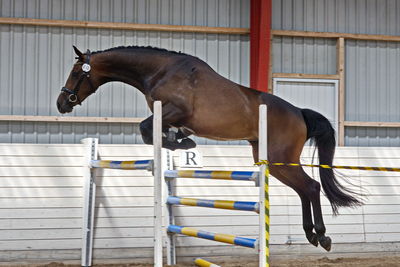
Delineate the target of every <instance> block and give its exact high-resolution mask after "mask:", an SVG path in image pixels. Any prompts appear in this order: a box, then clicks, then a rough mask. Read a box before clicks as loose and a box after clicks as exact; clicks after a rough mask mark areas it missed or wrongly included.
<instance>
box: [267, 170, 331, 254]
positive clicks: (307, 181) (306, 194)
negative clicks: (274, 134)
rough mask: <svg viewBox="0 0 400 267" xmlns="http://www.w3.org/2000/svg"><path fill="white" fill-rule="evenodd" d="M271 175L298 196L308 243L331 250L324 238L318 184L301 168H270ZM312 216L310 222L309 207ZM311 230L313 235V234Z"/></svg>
mask: <svg viewBox="0 0 400 267" xmlns="http://www.w3.org/2000/svg"><path fill="white" fill-rule="evenodd" d="M271 174H272V175H273V176H275V177H276V178H277V179H279V180H280V181H282V182H283V183H285V184H287V185H288V186H290V187H291V188H293V189H294V190H295V191H296V192H297V193H298V195H299V196H300V199H301V203H302V213H303V229H304V231H305V234H306V237H307V239H308V241H309V242H310V243H311V244H313V245H314V246H317V245H318V242H319V244H320V245H321V246H322V247H323V248H324V249H326V250H327V251H329V250H330V249H331V239H330V238H329V237H327V236H325V232H326V228H325V225H324V221H323V217H322V211H321V204H320V188H321V186H320V184H319V182H317V181H315V180H313V179H311V178H310V177H309V176H308V175H307V174H306V173H305V172H304V170H303V169H302V168H301V167H283V166H282V167H274V168H272V167H271ZM310 203H311V204H312V211H313V215H314V224H313V221H312V215H311V214H312V213H311V205H310ZM313 228H314V230H315V233H314V232H313Z"/></svg>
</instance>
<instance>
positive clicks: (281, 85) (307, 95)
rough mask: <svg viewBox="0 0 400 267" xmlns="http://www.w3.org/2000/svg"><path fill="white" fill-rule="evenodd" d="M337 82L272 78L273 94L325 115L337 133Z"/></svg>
mask: <svg viewBox="0 0 400 267" xmlns="http://www.w3.org/2000/svg"><path fill="white" fill-rule="evenodd" d="M338 84H339V81H338V80H321V79H289V78H274V80H273V90H274V95H277V96H279V97H281V98H283V99H285V100H286V101H288V102H290V103H292V104H293V105H295V106H297V107H300V108H309V109H313V110H315V111H318V112H319V113H321V114H322V115H324V116H325V117H327V118H328V120H329V121H330V122H331V123H332V126H333V128H334V129H335V131H336V133H337V131H338V121H339V114H338V113H339V110H338V107H339V105H338V96H339V92H338ZM336 140H337V135H336Z"/></svg>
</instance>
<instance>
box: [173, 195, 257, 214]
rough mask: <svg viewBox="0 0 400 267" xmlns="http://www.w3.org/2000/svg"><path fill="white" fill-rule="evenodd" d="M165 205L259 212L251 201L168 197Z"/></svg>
mask: <svg viewBox="0 0 400 267" xmlns="http://www.w3.org/2000/svg"><path fill="white" fill-rule="evenodd" d="M167 203H168V204H173V205H186V206H198V207H206V208H216V209H227V210H245V211H255V212H258V210H259V205H258V202H251V201H231V200H210V199H197V198H184V197H173V196H169V197H168V198H167Z"/></svg>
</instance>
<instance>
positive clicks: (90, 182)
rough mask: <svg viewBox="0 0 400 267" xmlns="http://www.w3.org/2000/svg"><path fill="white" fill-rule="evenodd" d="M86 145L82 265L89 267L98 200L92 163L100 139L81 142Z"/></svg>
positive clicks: (95, 157)
mask: <svg viewBox="0 0 400 267" xmlns="http://www.w3.org/2000/svg"><path fill="white" fill-rule="evenodd" d="M81 142H82V143H83V144H85V145H86V152H85V166H84V175H83V176H84V185H83V190H84V195H83V225H82V256H81V265H82V266H85V267H88V266H91V265H92V251H93V224H94V207H95V199H96V180H95V178H96V176H95V169H92V168H91V166H90V162H91V161H92V160H97V145H98V139H96V138H86V139H83V140H82V141H81Z"/></svg>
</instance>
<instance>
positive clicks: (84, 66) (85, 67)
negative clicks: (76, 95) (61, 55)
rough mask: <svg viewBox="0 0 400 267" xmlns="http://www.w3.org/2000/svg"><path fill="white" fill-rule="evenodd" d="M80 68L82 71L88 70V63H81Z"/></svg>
mask: <svg viewBox="0 0 400 267" xmlns="http://www.w3.org/2000/svg"><path fill="white" fill-rule="evenodd" d="M82 70H83V71H84V72H89V71H90V65H89V64H87V63H85V64H83V65H82Z"/></svg>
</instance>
